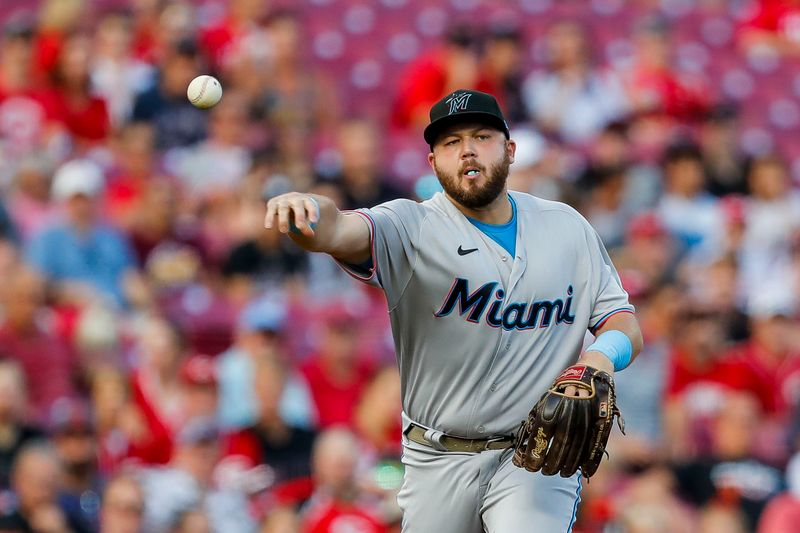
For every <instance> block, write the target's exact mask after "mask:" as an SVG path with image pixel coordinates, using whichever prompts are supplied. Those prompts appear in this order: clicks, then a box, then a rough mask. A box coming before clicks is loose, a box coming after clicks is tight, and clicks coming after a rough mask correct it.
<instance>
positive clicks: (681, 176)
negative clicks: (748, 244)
mask: <svg viewBox="0 0 800 533" xmlns="http://www.w3.org/2000/svg"><path fill="white" fill-rule="evenodd" d="M663 169H664V194H663V196H662V197H661V199H660V201H659V204H658V206H657V212H658V214H659V216H660V217H661V220H663V222H664V225H665V226H666V227H667V229H668V230H669V232H670V233H671V234H672V235H673V236H674V237H675V238H676V239H677V240H678V242H679V243H680V245H681V247H682V249H683V250H684V251H685V253H686V254H688V256H689V258H690V259H692V260H694V261H698V262H700V263H703V262H708V261H710V260H711V259H713V258H714V257H715V255H716V254H718V253H719V247H720V246H721V240H722V236H721V235H720V233H721V231H720V229H721V226H722V217H721V213H720V211H719V207H718V205H717V200H716V199H715V198H714V197H713V196H711V195H710V194H708V193H707V192H706V188H705V187H706V177H705V174H704V173H703V159H702V154H701V152H700V149H699V148H698V147H697V145H695V144H693V143H686V142H678V143H675V144H673V145H672V146H670V147H669V148H668V149H667V150H666V152H665V153H664V157H663Z"/></svg>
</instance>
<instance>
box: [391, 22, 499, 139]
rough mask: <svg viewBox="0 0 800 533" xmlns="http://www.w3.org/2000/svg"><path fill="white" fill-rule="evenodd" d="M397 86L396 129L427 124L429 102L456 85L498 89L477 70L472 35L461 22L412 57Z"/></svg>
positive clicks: (434, 100)
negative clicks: (440, 40) (438, 42)
mask: <svg viewBox="0 0 800 533" xmlns="http://www.w3.org/2000/svg"><path fill="white" fill-rule="evenodd" d="M398 87H399V89H398V92H397V98H396V100H395V103H394V105H393V107H392V109H393V111H392V124H393V125H394V126H395V127H397V128H399V129H408V128H413V127H417V126H419V127H420V128H421V127H422V126H423V125H425V124H427V123H428V110H429V109H430V108H431V106H432V105H433V104H434V103H436V101H438V100H439V99H440V98H441V97H442V96H443V95H445V94H447V93H448V92H450V91H453V90H455V89H457V88H465V89H477V90H479V91H483V92H488V93H491V94H497V93H498V91H497V90H496V88H495V87H494V86H493V84H492V83H491V82H489V81H488V79H486V78H485V77H484V76H483V75H482V74H481V71H480V58H479V55H478V52H477V42H476V38H475V36H474V35H473V33H472V31H471V30H470V29H469V28H466V27H464V26H457V27H455V28H453V29H452V30H451V31H450V33H449V34H448V35H447V38H446V40H445V42H444V43H443V44H442V46H440V47H438V48H435V49H433V50H431V51H429V52H428V53H424V54H421V55H420V56H419V57H418V58H417V59H416V60H415V61H413V62H412V63H411V64H410V65H409V66H408V67H407V69H406V71H405V72H404V73H403V75H402V76H401V77H400V80H399V81H398ZM500 103H501V104H503V102H500Z"/></svg>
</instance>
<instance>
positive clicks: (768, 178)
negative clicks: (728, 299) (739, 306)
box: [741, 156, 800, 298]
mask: <svg viewBox="0 0 800 533" xmlns="http://www.w3.org/2000/svg"><path fill="white" fill-rule="evenodd" d="M747 185H748V189H749V191H750V201H749V202H748V203H747V205H746V208H745V209H746V211H745V229H744V235H743V240H742V247H741V258H742V281H743V282H744V287H745V290H746V294H747V296H748V297H752V298H755V297H758V295H759V293H766V292H770V293H772V292H781V291H782V287H785V286H791V281H790V279H789V278H790V274H789V269H790V267H789V264H790V262H791V259H790V255H791V242H792V241H791V239H792V237H793V236H794V234H795V233H796V232H797V231H798V230H800V193H798V192H797V191H796V190H793V188H792V186H791V180H790V177H789V174H788V172H787V169H786V165H785V163H784V162H783V161H782V160H781V159H780V158H778V157H774V156H764V157H759V158H757V159H756V160H755V161H753V163H752V165H751V167H750V171H749V172H748V174H747Z"/></svg>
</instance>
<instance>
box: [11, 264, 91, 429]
mask: <svg viewBox="0 0 800 533" xmlns="http://www.w3.org/2000/svg"><path fill="white" fill-rule="evenodd" d="M11 275H12V277H10V278H8V279H13V280H14V282H13V283H5V284H3V287H2V289H0V301H2V305H3V314H4V316H3V320H2V324H1V325H0V346H2V350H3V353H4V354H5V356H6V357H7V358H9V359H12V360H14V361H16V362H17V363H19V365H20V367H21V368H22V370H23V371H24V373H25V376H24V377H25V382H26V383H27V384H28V387H27V389H28V394H29V396H28V397H29V400H30V411H29V412H27V413H26V415H27V416H29V417H31V418H30V419H31V420H38V421H39V422H44V421H46V420H47V416H48V413H49V412H50V408H51V406H52V405H53V403H54V402H56V401H57V400H58V399H59V398H64V397H70V396H73V395H74V394H75V387H74V383H73V378H75V377H76V370H77V368H76V363H77V361H75V359H74V356H73V354H72V353H71V352H70V349H69V347H68V345H67V343H66V342H65V341H64V339H63V338H60V337H59V336H58V334H57V333H58V332H57V331H56V330H55V328H54V323H53V321H50V322H49V323H48V321H45V320H42V318H43V316H46V315H47V311H48V310H47V308H46V307H45V297H46V295H45V280H44V279H43V278H42V277H41V276H40V275H38V274H37V273H35V272H33V271H32V270H31V269H30V268H28V267H26V266H24V265H18V266H16V268H14V269H13V270H12V271H11ZM51 318H52V317H51Z"/></svg>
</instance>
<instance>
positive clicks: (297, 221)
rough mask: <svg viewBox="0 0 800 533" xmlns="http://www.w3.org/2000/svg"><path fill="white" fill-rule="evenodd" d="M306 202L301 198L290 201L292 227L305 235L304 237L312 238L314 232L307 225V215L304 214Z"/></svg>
mask: <svg viewBox="0 0 800 533" xmlns="http://www.w3.org/2000/svg"><path fill="white" fill-rule="evenodd" d="M306 209H307V206H306V201H305V199H303V198H299V199H296V200H293V201H292V216H293V217H294V222H293V223H294V227H295V228H297V231H299V232H300V233H302V234H303V235H305V236H306V237H313V236H314V230H313V228H311V226H310V225H309V224H308V215H307V214H306Z"/></svg>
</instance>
